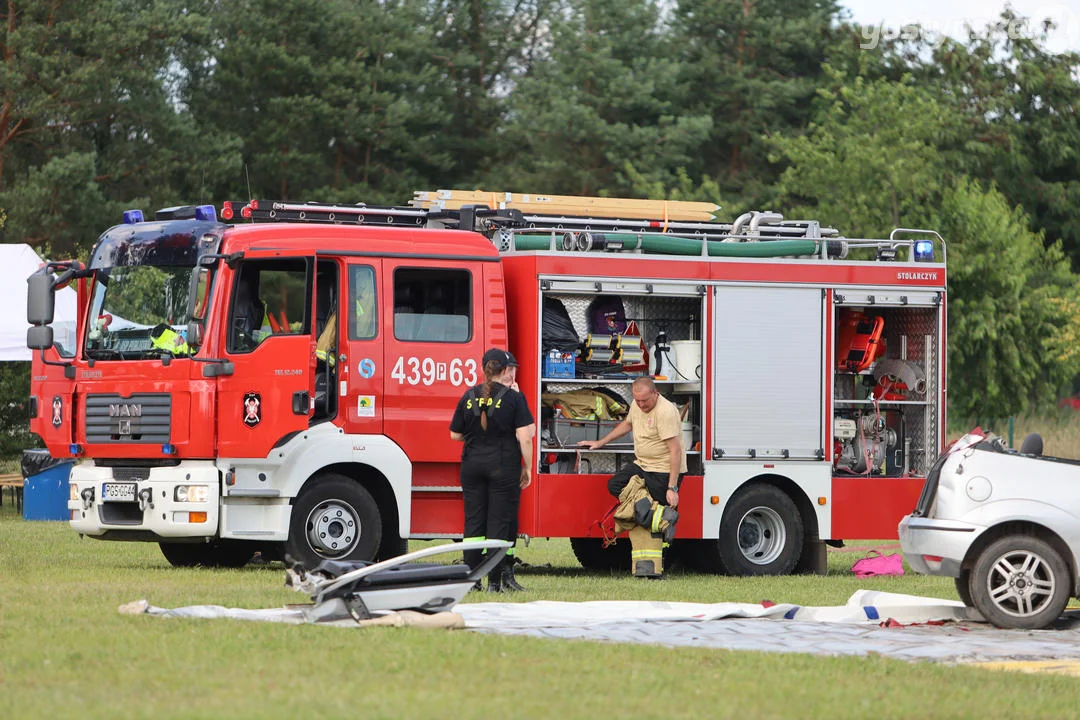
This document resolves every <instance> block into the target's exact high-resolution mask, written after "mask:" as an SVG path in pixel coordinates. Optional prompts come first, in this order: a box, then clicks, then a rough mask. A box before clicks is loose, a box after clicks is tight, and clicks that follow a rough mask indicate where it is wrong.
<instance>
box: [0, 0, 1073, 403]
mask: <svg viewBox="0 0 1080 720" xmlns="http://www.w3.org/2000/svg"><path fill="white" fill-rule="evenodd" d="M0 12H3V11H0ZM1038 20H1039V19H1034V20H1032V21H1031V22H1027V23H1026V24H1025V22H1024V19H1023V18H1019V17H1017V16H1015V15H1013V14H1012V13H1011V11H1006V12H1005V14H1004V15H1003V16H1002V19H1001V22H999V23H996V24H995V25H993V26H991V27H988V28H973V29H972V32H971V33H970V34H969V36H968V37H967V38H964V39H960V40H953V39H948V38H945V39H942V38H932V37H931V36H927V35H926V34H924V33H919V32H908V33H900V34H899V35H897V34H887V35H885V36H883V37H878V36H877V34H876V33H875V34H874V35H873V40H874V42H868V40H869V39H871V34H870V33H868V32H866V29H864V28H859V27H857V26H855V25H853V24H852V23H851V22H850V21H849V19H848V18H847V17H846V14H845V11H844V10H843V9H842V8H841V7H840V6H839V5H838V4H837V3H836V2H834V1H833V0H737V1H733V0H663V1H661V0H468V1H466V0H235V1H230V0H141V1H138V0H92V1H91V0H62V1H61V0H9V2H8V3H7V10H6V17H5V18H4V23H3V25H2V27H0V233H2V235H0V238H2V240H3V241H4V242H29V243H30V244H32V245H34V246H36V247H37V248H38V249H39V251H40V252H42V253H44V254H49V255H51V256H54V257H60V256H70V255H76V256H79V257H85V256H86V255H87V254H88V251H89V248H90V247H91V245H92V244H93V242H94V241H95V239H96V237H97V235H98V234H99V233H100V232H101V231H102V230H103V229H105V228H106V227H108V226H110V225H112V224H115V222H116V221H117V219H118V218H119V217H120V215H121V212H122V210H124V209H126V208H130V207H141V208H143V209H145V210H150V209H153V208H158V207H165V206H169V205H176V204H194V203H201V202H212V203H216V204H220V201H221V200H224V199H247V198H249V197H264V198H272V199H283V200H297V201H306V200H314V199H317V200H321V201H328V202H350V203H351V202H358V201H364V202H369V203H391V204H401V203H403V202H404V201H406V200H407V199H408V198H409V197H411V193H412V191H413V190H418V189H436V188H449V187H470V188H473V187H482V188H485V189H500V190H503V189H505V190H512V191H526V192H547V193H564V194H588V195H592V194H601V195H609V196H632V197H663V198H669V199H693V200H710V201H713V202H717V203H719V204H720V205H721V206H722V207H723V210H722V216H723V218H724V219H730V218H733V217H735V216H737V215H738V214H740V213H742V212H743V211H745V210H748V209H763V208H768V209H773V210H780V211H782V212H783V213H784V214H785V216H787V217H789V218H813V219H817V220H820V221H821V222H822V224H823V225H826V226H831V227H835V228H838V229H839V230H840V231H841V232H842V233H843V234H845V235H847V236H848V237H880V236H883V235H884V234H887V233H888V232H889V231H890V230H891V229H892V228H893V227H896V226H905V227H929V228H934V229H936V230H938V231H939V232H940V233H941V234H942V235H943V236H944V237H945V239H946V241H947V243H948V253H949V264H950V269H949V273H950V279H949V283H950V298H949V303H950V304H949V339H950V358H949V379H950V389H949V396H950V410H951V412H952V413H954V414H959V415H960V416H964V417H977V416H981V417H986V418H991V417H1002V416H1004V415H1007V414H1013V413H1019V412H1023V411H1026V410H1030V409H1033V408H1041V407H1044V406H1046V405H1047V404H1050V403H1052V402H1053V401H1054V400H1055V399H1056V397H1057V396H1058V395H1059V394H1060V393H1061V392H1063V391H1064V390H1066V389H1067V387H1068V385H1069V383H1070V382H1071V380H1072V378H1074V377H1076V376H1077V375H1078V373H1080V342H1078V341H1080V293H1078V292H1077V285H1078V283H1077V276H1076V269H1077V268H1080V162H1078V157H1077V154H1078V152H1080V117H1078V98H1080V56H1078V55H1077V54H1075V53H1065V54H1054V53H1051V52H1049V51H1048V50H1047V48H1046V37H1045V31H1046V28H1045V27H1044V26H1041V25H1039V24H1038V22H1037V21H1038ZM1018 29H1019V31H1018Z"/></svg>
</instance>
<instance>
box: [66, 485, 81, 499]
mask: <svg viewBox="0 0 1080 720" xmlns="http://www.w3.org/2000/svg"><path fill="white" fill-rule="evenodd" d="M78 499H79V486H78V485H76V484H75V483H71V484H70V485H68V500H69V501H70V500H78Z"/></svg>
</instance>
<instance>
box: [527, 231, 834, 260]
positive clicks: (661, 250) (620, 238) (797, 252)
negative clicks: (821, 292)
mask: <svg viewBox="0 0 1080 720" xmlns="http://www.w3.org/2000/svg"><path fill="white" fill-rule="evenodd" d="M588 236H589V238H590V239H591V241H592V244H593V248H595V249H603V248H605V247H608V246H618V247H622V248H623V249H624V250H641V251H642V252H644V253H648V254H657V255H701V243H702V242H704V241H703V240H701V239H695V238H687V237H678V236H674V235H663V234H659V233H640V234H636V233H635V234H614V233H589V234H588ZM551 244H552V241H551V235H550V234H537V235H517V236H516V237H515V247H516V249H518V250H550V249H551ZM708 246H709V247H708V253H709V257H744V258H767V257H787V256H793V255H794V256H804V255H816V254H818V252H819V251H820V246H819V245H818V241H816V240H761V241H758V242H716V241H708ZM555 248H556V250H558V251H562V240H561V237H559V236H556V238H555Z"/></svg>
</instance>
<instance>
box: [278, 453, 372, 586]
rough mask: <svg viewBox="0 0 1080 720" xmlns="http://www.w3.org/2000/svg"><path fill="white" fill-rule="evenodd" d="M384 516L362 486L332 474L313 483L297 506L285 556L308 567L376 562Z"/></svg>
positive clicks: (297, 500) (297, 501)
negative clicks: (326, 562) (330, 562)
mask: <svg viewBox="0 0 1080 720" xmlns="http://www.w3.org/2000/svg"><path fill="white" fill-rule="evenodd" d="M381 539H382V516H381V515H380V514H379V507H378V505H376V504H375V499H374V498H373V497H372V496H371V493H369V492H368V491H367V490H366V489H365V488H364V487H363V486H362V485H360V483H358V482H356V481H355V480H352V479H351V478H347V477H345V476H343V475H336V474H328V475H323V476H322V477H319V478H315V479H314V480H312V481H311V482H310V483H309V484H308V486H307V487H305V488H304V490H303V491H301V493H300V495H299V496H298V497H297V498H296V502H295V503H294V504H293V511H292V522H291V524H290V526H289V540H288V542H287V543H286V544H285V552H286V554H288V555H289V556H290V557H291V558H292V559H294V560H297V561H299V562H300V563H302V564H303V565H304V566H305V567H309V568H311V567H314V566H316V565H318V564H319V563H320V562H322V561H323V560H374V559H375V557H376V556H377V555H378V554H379V544H380V541H381Z"/></svg>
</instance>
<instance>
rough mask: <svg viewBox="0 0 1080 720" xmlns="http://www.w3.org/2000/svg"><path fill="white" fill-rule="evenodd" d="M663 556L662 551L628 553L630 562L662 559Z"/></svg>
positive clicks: (632, 551)
mask: <svg viewBox="0 0 1080 720" xmlns="http://www.w3.org/2000/svg"><path fill="white" fill-rule="evenodd" d="M663 556H664V551H663V550H631V551H630V558H631V559H632V560H644V559H648V558H658V557H663Z"/></svg>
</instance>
